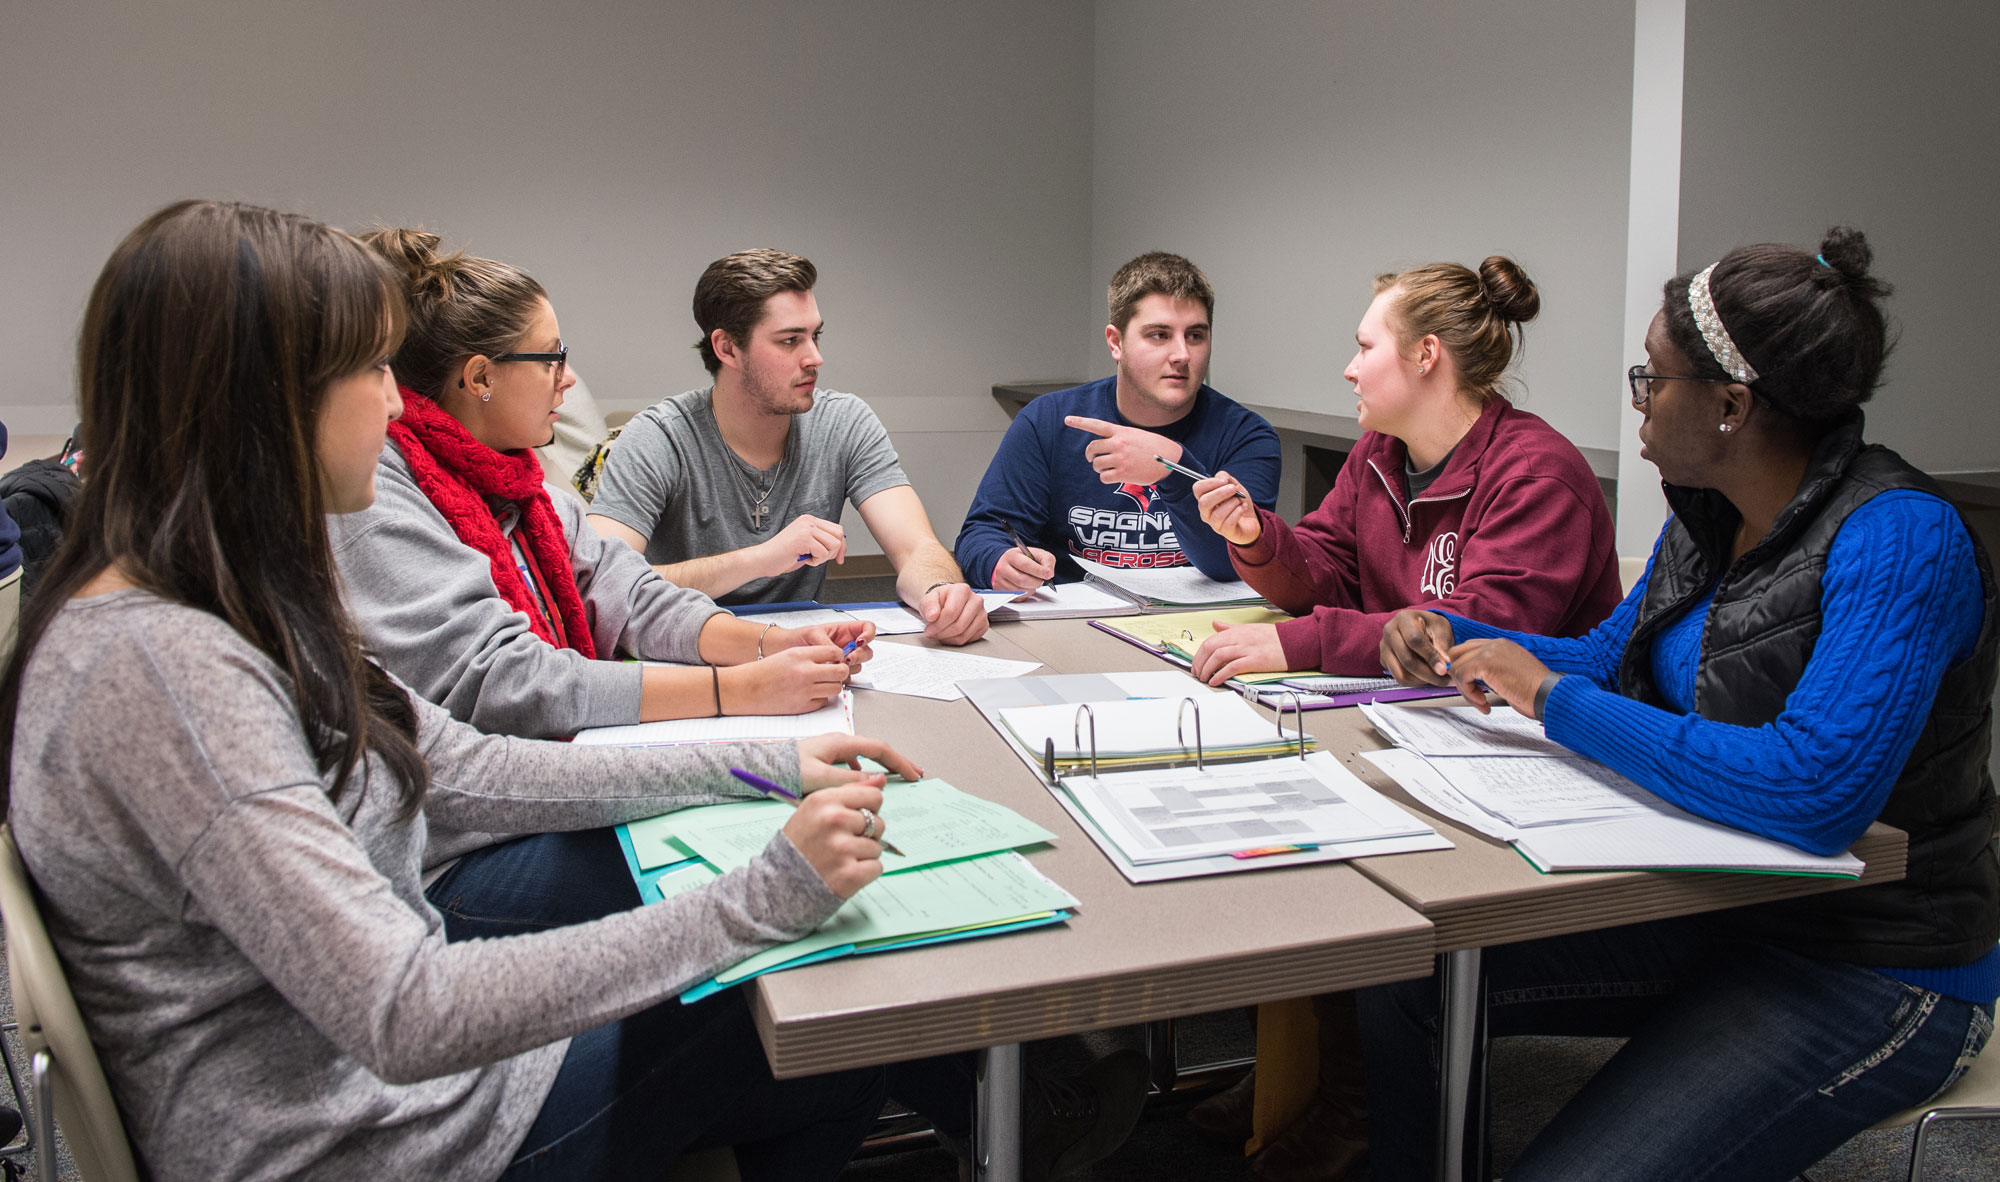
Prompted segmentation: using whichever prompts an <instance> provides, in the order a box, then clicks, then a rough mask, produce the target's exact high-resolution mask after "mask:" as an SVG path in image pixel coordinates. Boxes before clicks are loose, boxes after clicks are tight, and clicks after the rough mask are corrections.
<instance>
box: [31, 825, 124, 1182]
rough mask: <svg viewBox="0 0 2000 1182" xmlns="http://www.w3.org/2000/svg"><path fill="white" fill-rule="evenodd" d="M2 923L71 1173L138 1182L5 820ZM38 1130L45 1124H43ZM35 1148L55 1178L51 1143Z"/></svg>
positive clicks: (45, 1172) (91, 1180)
mask: <svg viewBox="0 0 2000 1182" xmlns="http://www.w3.org/2000/svg"><path fill="white" fill-rule="evenodd" d="M0 921H4V922H5V924H6V929H7V976H8V980H9V983H10V984H11V986H12V988H13V993H14V1018H15V1020H16V1021H17V1022H18V1023H19V1024H20V1032H21V1044H22V1047H23V1048H24V1049H25V1051H26V1053H27V1055H28V1056H29V1058H30V1059H33V1058H34V1057H35V1056H36V1055H37V1054H39V1053H41V1052H43V1051H46V1052H48V1056H49V1060H50V1064H49V1074H50V1076H51V1077H52V1082H53V1084H54V1089H53V1090H54V1105H53V1107H54V1110H55V1116H56V1118H57V1119H58V1120H59V1121H60V1122H61V1124H62V1129H63V1134H64V1136H65V1137H67V1138H68V1140H69V1152H70V1156H71V1157H72V1158H74V1159H75V1161H76V1169H77V1174H78V1175H79V1176H81V1177H82V1178H83V1180H84V1182H138V1178H139V1172H138V1170H137V1169H135V1168H134V1166H133V1162H132V1145H131V1142H129V1141H127V1140H126V1138H125V1125H124V1122H123V1121H122V1120H120V1119H119V1116H118V1105H117V1104H116V1103H115V1102H114V1101H113V1100H112V1099H111V1087H110V1085H109V1084H107V1083H105V1081H104V1069H103V1068H102V1067H101V1066H99V1065H98V1062H97V1049H96V1048H95V1047H93V1046H91V1045H90V1035H89V1034H88V1033H86V1032H85V1030H84V1026H83V1015H82V1014H80V1013H78V1012H77V1008H76V998H75V997H73V996H72V995H71V994H70V991H69V981H68V980H67V979H66V978H65V977H64V976H63V971H62V964H61V962H60V961H58V960H57V959H56V949H55V945H54V944H52V943H50V941H49V932H48V929H47V928H46V927H44V926H43V925H42V913H41V909H40V908H39V907H38V906H37V905H36V903H35V888H34V884H33V883H32V882H31V881H30V880H29V878H28V868H27V866H26V865H24V864H23V863H22V861H21V850H20V847H18V846H16V845H15V844H14V832H13V827H12V826H9V825H0ZM41 1127H43V1128H48V1127H50V1126H49V1124H48V1122H46V1121H42V1122H41ZM35 1153H36V1156H37V1157H39V1158H40V1159H41V1161H42V1163H44V1165H43V1169H42V1176H43V1177H44V1178H53V1177H54V1176H55V1168H54V1167H55V1156H56V1147H55V1146H54V1145H52V1144H37V1145H36V1146H35Z"/></svg>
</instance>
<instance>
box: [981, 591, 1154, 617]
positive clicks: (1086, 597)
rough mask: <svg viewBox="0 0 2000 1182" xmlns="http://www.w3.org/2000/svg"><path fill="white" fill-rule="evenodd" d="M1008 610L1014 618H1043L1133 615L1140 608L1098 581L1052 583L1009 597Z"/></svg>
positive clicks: (1006, 607)
mask: <svg viewBox="0 0 2000 1182" xmlns="http://www.w3.org/2000/svg"><path fill="white" fill-rule="evenodd" d="M995 610H996V611H997V610H1001V609H995ZM1004 610H1005V611H1007V612H1009V613H1011V614H1012V618H1014V619H1021V620H1039V619H1063V618H1071V619H1077V618H1082V617H1086V616H1095V615H1132V614H1133V613H1135V612H1136V611H1137V610H1138V609H1137V608H1136V607H1135V606H1134V605H1133V603H1132V601H1131V600H1129V599H1126V598H1125V597H1124V596H1122V595H1114V594H1113V593H1111V592H1109V591H1106V590H1105V589H1104V588H1102V587H1099V586H1097V585H1096V584H1094V583H1050V584H1048V585H1046V586H1044V587H1043V588H1042V589H1041V590H1039V591H1035V592H1032V593H1030V594H1027V595H1023V596H1019V597H1017V598H1014V599H1011V600H1009V601H1008V602H1007V603H1006V605H1005V609H1004Z"/></svg>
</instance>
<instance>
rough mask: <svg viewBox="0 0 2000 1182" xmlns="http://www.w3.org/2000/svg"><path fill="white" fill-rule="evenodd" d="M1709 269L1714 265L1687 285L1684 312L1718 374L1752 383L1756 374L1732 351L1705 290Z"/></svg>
mask: <svg viewBox="0 0 2000 1182" xmlns="http://www.w3.org/2000/svg"><path fill="white" fill-rule="evenodd" d="M1713 270H1715V264H1714V263H1710V264H1709V265H1708V266H1706V267H1704V268H1702V271H1701V273H1700V274H1699V275H1696V276H1695V277H1694V280H1693V281H1692V282H1690V283H1689V284H1688V311H1690V312H1693V313H1694V324H1695V327H1696V328H1699V329H1700V330H1701V339H1702V340H1704V341H1706V342H1708V351H1709V352H1710V353H1712V354H1714V356H1715V363H1716V364H1717V365H1720V366H1721V367H1722V371H1723V372H1724V373H1726V374H1728V375H1729V376H1730V377H1732V378H1735V379H1736V380H1737V381H1739V382H1745V383H1748V382H1754V381H1756V380H1757V371H1756V370H1755V369H1754V368H1752V367H1751V365H1750V363H1749V362H1748V361H1746V360H1745V359H1744V357H1743V354H1741V353H1739V352H1737V351H1736V342H1735V341H1732V340H1730V339H1729V330H1728V329H1726V328H1724V327H1722V317H1721V316H1720V315H1718V314H1717V313H1716V311H1715V297H1714V296H1713V295H1711V294H1709V290H1708V274H1709V272H1710V271H1713Z"/></svg>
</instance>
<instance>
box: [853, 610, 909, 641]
mask: <svg viewBox="0 0 2000 1182" xmlns="http://www.w3.org/2000/svg"><path fill="white" fill-rule="evenodd" d="M845 615H846V616H847V617H848V618H849V619H852V620H861V621H863V622H865V623H869V624H873V625H875V635H877V636H912V635H915V634H917V633H919V632H922V631H923V630H924V620H923V617H922V616H919V615H918V614H917V613H915V612H913V611H911V610H910V609H909V608H906V607H862V608H849V609H848V610H847V611H846V613H845Z"/></svg>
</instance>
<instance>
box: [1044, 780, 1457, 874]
mask: <svg viewBox="0 0 2000 1182" xmlns="http://www.w3.org/2000/svg"><path fill="white" fill-rule="evenodd" d="M1321 766H1322V767H1323V766H1324V765H1321ZM1335 767H1336V768H1337V769H1338V770H1339V771H1340V772H1342V773H1343V776H1342V781H1343V782H1337V783H1328V782H1327V777H1325V776H1324V775H1323V774H1320V772H1319V769H1317V768H1315V767H1314V766H1313V765H1309V764H1307V763H1306V761H1304V760H1302V759H1263V760H1257V761H1254V762H1250V763H1228V764H1212V765H1210V766H1209V767H1208V768H1207V769H1205V770H1197V769H1194V768H1172V769H1164V770H1157V771H1135V772H1116V773H1112V774H1109V775H1104V776H1071V777H1068V778H1066V779H1064V781H1063V787H1064V788H1066V789H1068V790H1069V791H1070V792H1071V793H1072V794H1073V795H1074V796H1075V797H1076V799H1077V802H1078V803H1079V804H1081V805H1082V806H1083V807H1084V808H1085V809H1086V810H1087V811H1089V813H1090V814H1091V816H1092V817H1093V818H1095V819H1096V820H1097V822H1098V825H1099V827H1100V828H1101V829H1102V830H1103V832H1104V834H1105V835H1106V836H1107V837H1110V838H1111V839H1112V840H1113V841H1115V842H1116V843H1117V844H1118V847H1119V849H1120V851H1121V852H1123V853H1124V855H1125V856H1126V858H1128V859H1130V860H1131V861H1133V862H1135V863H1146V862H1173V861H1181V860H1184V859H1188V858H1200V857H1209V856H1213V855H1216V854H1234V853H1236V852H1238V851H1242V850H1251V849H1258V848H1262V847H1267V846H1282V845H1328V844H1339V843H1341V842H1348V841H1366V840H1370V839H1374V838H1383V837H1407V836H1410V835H1412V834H1421V833H1426V832H1430V826H1429V825H1426V824H1424V823H1423V822H1421V821H1419V820H1417V819H1416V818H1414V817H1412V816H1410V815H1409V814H1408V813H1405V812H1403V811H1402V810H1401V809H1399V808H1396V807H1395V806H1394V805H1393V804H1390V803H1389V802H1388V801H1386V800H1383V799H1382V798H1381V797H1380V796H1379V795H1377V794H1376V793H1374V792H1371V791H1369V790H1368V787H1367V786H1366V785H1365V784H1362V783H1361V782H1360V781H1359V780H1356V779H1355V778H1354V777H1353V776H1352V775H1349V774H1345V771H1346V769H1344V768H1338V765H1335ZM1357 789H1358V791H1357ZM1364 801H1365V802H1366V803H1363V802H1364ZM1370 805H1373V806H1375V807H1373V808H1371V807H1369V806H1370Z"/></svg>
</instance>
